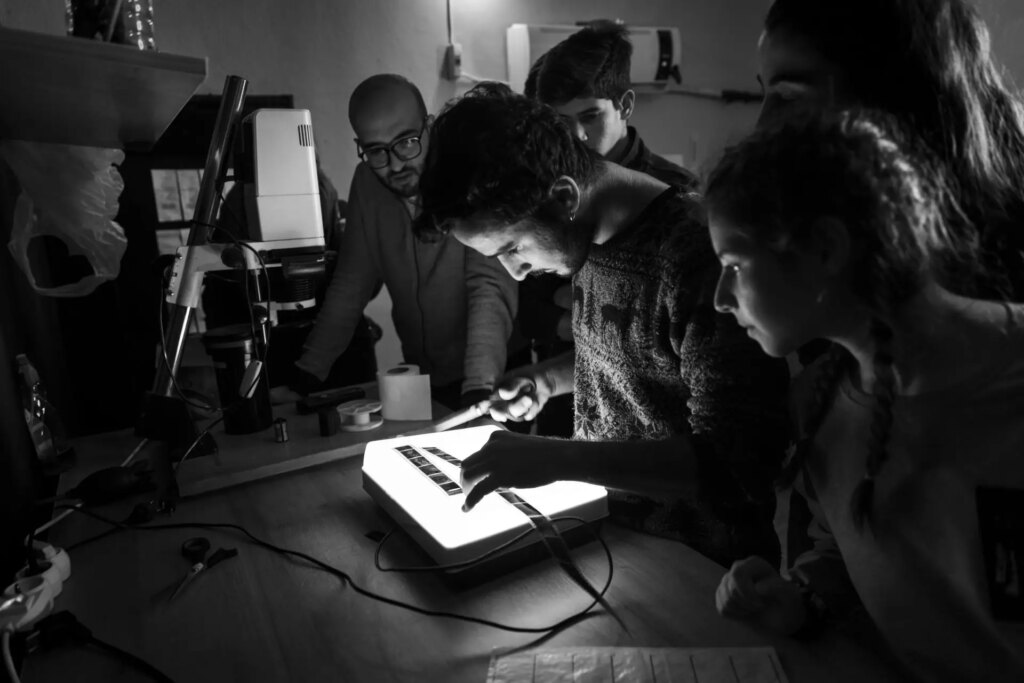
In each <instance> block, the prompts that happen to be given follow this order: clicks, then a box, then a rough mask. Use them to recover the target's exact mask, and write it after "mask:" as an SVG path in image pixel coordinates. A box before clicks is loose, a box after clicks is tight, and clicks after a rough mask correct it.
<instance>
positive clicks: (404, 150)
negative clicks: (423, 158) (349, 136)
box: [356, 121, 427, 168]
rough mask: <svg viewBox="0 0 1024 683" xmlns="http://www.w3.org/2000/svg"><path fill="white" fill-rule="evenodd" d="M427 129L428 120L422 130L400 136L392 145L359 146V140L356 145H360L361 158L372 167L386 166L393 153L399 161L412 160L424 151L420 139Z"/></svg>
mask: <svg viewBox="0 0 1024 683" xmlns="http://www.w3.org/2000/svg"><path fill="white" fill-rule="evenodd" d="M426 129H427V122H426V121H424V122H423V127H422V128H420V132H419V133H417V134H416V135H410V136H409V137H406V138H400V139H398V140H395V141H394V142H392V143H391V144H390V145H378V146H375V147H369V148H366V149H364V148H363V147H361V146H359V141H358V140H357V141H356V146H357V147H359V158H360V159H362V160H363V161H365V162H366V163H367V164H369V165H370V168H384V167H385V166H387V165H388V164H390V163H391V155H392V154H394V155H395V158H396V159H398V160H399V161H412V160H413V159H415V158H416V157H418V156H419V155H420V154H422V153H423V144H422V143H421V142H420V139H421V138H422V137H423V133H424V131H426Z"/></svg>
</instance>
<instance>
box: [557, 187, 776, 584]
mask: <svg viewBox="0 0 1024 683" xmlns="http://www.w3.org/2000/svg"><path fill="white" fill-rule="evenodd" d="M718 273H719V264H718V260H717V258H716V257H715V255H714V251H713V249H712V247H711V240H710V237H709V235H708V230H707V228H706V226H705V225H704V222H703V219H702V216H701V211H700V207H699V204H698V199H697V196H696V195H694V194H685V192H684V191H682V190H679V189H676V188H670V189H668V190H666V191H665V192H663V193H662V194H661V195H659V196H658V197H657V198H656V199H655V200H654V201H652V202H651V203H650V204H649V205H648V206H647V208H646V209H645V210H644V211H643V213H642V214H641V215H640V216H639V217H638V218H637V219H636V220H635V221H634V223H633V224H632V225H631V226H629V227H628V228H627V229H625V230H623V231H622V232H620V233H619V234H618V235H616V236H615V237H613V238H612V239H611V240H609V241H608V242H606V243H604V244H601V245H594V246H593V247H592V248H591V252H590V255H589V257H588V259H587V262H586V264H585V265H584V266H583V268H582V269H581V270H580V271H579V272H578V273H577V274H576V275H575V276H574V278H573V299H574V300H573V334H574V336H575V340H576V368H575V373H576V374H575V382H574V391H575V405H576V425H575V434H574V438H577V439H585V440H592V441H598V440H608V441H616V440H618V441H623V440H624V441H629V440H641V439H643V440H658V439H668V438H671V437H673V436H677V435H686V436H689V437H690V438H691V440H692V442H693V444H694V447H695V450H696V453H697V458H698V475H697V477H698V481H697V495H696V498H695V499H693V500H682V499H664V498H663V499H653V498H642V497H639V496H632V495H625V494H621V493H614V494H613V496H612V503H611V507H612V514H613V517H615V518H617V519H619V520H620V521H623V522H626V523H627V524H629V525H631V526H634V527H636V528H640V529H643V530H645V531H649V532H652V533H657V534H659V535H666V536H670V537H674V538H678V539H680V540H682V541H684V542H686V543H687V544H689V545H691V546H692V547H694V548H695V549H697V550H698V551H700V552H702V553H704V554H705V555H707V556H708V557H710V558H711V559H714V560H716V561H718V562H721V563H723V564H727V563H729V562H732V561H733V560H736V559H739V558H741V557H745V556H747V555H748V554H750V553H752V552H757V553H758V554H760V553H767V557H769V558H771V557H777V556H778V554H779V550H778V541H777V540H776V538H775V537H774V532H773V529H772V524H771V519H772V509H773V505H774V503H773V498H774V489H773V481H774V479H775V477H776V476H777V474H778V469H779V465H780V463H781V461H782V458H783V454H784V451H785V448H786V444H787V442H788V437H789V427H788V417H787V402H786V392H787V384H788V372H787V370H786V366H785V363H784V362H783V361H781V360H776V359H771V358H769V357H768V356H766V355H764V353H762V351H761V349H760V347H758V345H757V344H756V343H755V342H753V341H752V340H751V339H749V338H748V337H747V335H746V333H745V332H744V331H743V329H742V328H740V327H739V326H738V325H736V323H735V321H734V320H733V318H732V316H728V315H723V314H719V313H717V312H716V311H715V309H714V306H713V294H714V288H715V283H716V281H717V278H718ZM755 549H756V550H755Z"/></svg>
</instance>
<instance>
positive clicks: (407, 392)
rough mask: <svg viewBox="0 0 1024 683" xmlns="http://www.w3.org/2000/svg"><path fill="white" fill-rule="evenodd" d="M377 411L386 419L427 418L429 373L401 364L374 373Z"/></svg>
mask: <svg viewBox="0 0 1024 683" xmlns="http://www.w3.org/2000/svg"><path fill="white" fill-rule="evenodd" d="M377 388H378V390H379V392H380V402H381V406H382V407H381V412H382V413H383V415H384V419H386V420H430V419H432V418H433V410H432V407H431V400H430V375H421V374H420V369H419V366H416V365H412V364H410V363H403V364H401V365H397V366H395V367H393V368H389V369H387V370H385V371H383V372H380V373H378V374H377Z"/></svg>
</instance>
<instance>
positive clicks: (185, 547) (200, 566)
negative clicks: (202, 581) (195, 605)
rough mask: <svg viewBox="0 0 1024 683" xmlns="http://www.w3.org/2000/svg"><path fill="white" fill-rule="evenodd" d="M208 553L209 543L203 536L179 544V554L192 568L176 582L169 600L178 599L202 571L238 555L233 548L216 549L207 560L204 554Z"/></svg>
mask: <svg viewBox="0 0 1024 683" xmlns="http://www.w3.org/2000/svg"><path fill="white" fill-rule="evenodd" d="M209 551H210V541H209V540H208V539H206V538H205V537H203V536H197V537H195V538H190V539H188V540H187V541H185V542H184V543H182V544H181V554H182V555H183V556H184V557H185V559H187V560H188V561H189V562H191V563H192V567H191V568H190V569H189V570H188V573H187V574H185V576H184V577H182V579H181V581H180V582H178V587H177V588H175V589H174V592H173V593H171V597H170V600H174V599H175V598H176V597H178V595H179V594H180V593H181V592H182V591H183V590H185V586H187V585H189V584H190V583H192V582H193V581H195V580H196V577H197V576H199V575H200V574H202V573H203V572H204V571H206V570H207V569H210V568H211V567H213V566H214V565H217V564H220V563H221V562H223V561H224V560H227V559H229V558H232V557H234V556H235V555H237V554H238V551H237V550H236V549H234V548H217V550H215V551H214V552H213V554H212V555H210V557H209V558H207V557H206V553H208V552H209Z"/></svg>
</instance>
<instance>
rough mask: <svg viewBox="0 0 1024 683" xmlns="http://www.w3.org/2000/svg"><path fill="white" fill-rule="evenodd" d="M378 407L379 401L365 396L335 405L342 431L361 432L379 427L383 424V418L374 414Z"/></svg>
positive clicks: (379, 406)
mask: <svg viewBox="0 0 1024 683" xmlns="http://www.w3.org/2000/svg"><path fill="white" fill-rule="evenodd" d="M380 408H381V405H380V401H374V400H371V399H366V398H361V399H358V400H355V401H348V402H347V403H342V404H341V405H340V406H338V407H337V411H338V417H339V418H340V420H341V429H342V431H346V432H363V431H367V430H369V429H376V428H377V427H380V426H381V425H382V424H384V418H382V417H381V416H380V415H377V414H376V413H377V412H379V411H380Z"/></svg>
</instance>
